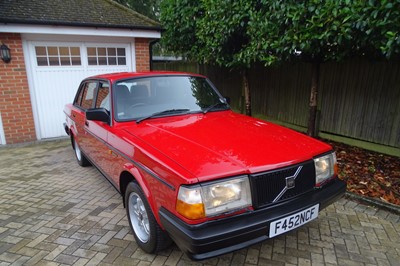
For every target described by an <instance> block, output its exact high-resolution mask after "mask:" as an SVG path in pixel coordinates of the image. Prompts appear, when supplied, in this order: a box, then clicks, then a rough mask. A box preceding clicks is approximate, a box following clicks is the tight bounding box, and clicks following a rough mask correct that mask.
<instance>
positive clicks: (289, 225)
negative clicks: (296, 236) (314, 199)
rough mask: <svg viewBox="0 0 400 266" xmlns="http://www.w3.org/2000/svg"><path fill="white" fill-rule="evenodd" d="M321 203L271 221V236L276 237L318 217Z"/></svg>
mask: <svg viewBox="0 0 400 266" xmlns="http://www.w3.org/2000/svg"><path fill="white" fill-rule="evenodd" d="M318 211H319V204H317V205H314V206H312V207H310V208H308V209H305V210H302V211H300V212H298V213H295V214H292V215H290V216H287V217H284V218H282V219H279V220H276V221H273V222H271V224H270V226H269V237H270V238H271V237H274V236H277V235H280V234H283V233H286V232H288V231H290V230H293V229H295V228H297V227H299V226H302V225H303V224H306V223H308V222H309V221H312V220H314V219H315V218H317V217H318Z"/></svg>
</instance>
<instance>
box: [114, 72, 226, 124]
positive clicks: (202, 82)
mask: <svg viewBox="0 0 400 266" xmlns="http://www.w3.org/2000/svg"><path fill="white" fill-rule="evenodd" d="M210 107H211V108H210ZM228 108H229V106H228V105H227V104H226V103H225V100H224V98H222V97H221V96H220V94H219V93H218V92H217V91H216V90H215V89H214V88H213V86H212V85H211V84H210V83H209V81H208V80H207V79H205V78H202V77H193V76H155V77H145V78H135V79H129V80H123V81H119V82H116V83H115V84H114V115H115V119H116V120H117V121H131V120H137V119H142V118H144V117H148V116H153V115H156V114H160V113H162V115H161V114H160V116H165V115H177V114H182V113H195V112H204V111H205V110H207V111H210V110H208V109H212V111H218V110H225V109H228Z"/></svg>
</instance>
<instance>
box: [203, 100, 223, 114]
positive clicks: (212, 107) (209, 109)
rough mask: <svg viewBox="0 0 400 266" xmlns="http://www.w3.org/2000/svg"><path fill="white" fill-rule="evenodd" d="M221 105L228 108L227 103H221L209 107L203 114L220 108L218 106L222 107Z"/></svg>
mask: <svg viewBox="0 0 400 266" xmlns="http://www.w3.org/2000/svg"><path fill="white" fill-rule="evenodd" d="M220 105H224V106H226V103H221V102H219V103H215V104H212V105H210V106H208V107H207V108H206V109H205V110H204V111H203V114H206V113H208V112H209V111H211V110H212V109H214V108H215V107H218V106H220Z"/></svg>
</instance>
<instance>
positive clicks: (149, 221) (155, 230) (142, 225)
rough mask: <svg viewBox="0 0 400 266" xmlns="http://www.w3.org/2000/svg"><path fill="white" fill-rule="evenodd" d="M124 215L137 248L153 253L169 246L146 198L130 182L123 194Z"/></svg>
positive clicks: (169, 241) (168, 241) (169, 240)
mask: <svg viewBox="0 0 400 266" xmlns="http://www.w3.org/2000/svg"><path fill="white" fill-rule="evenodd" d="M124 200H125V206H126V213H127V216H128V220H129V225H130V227H131V230H132V232H133V235H134V237H135V240H136V243H137V244H138V246H139V247H140V248H141V249H143V250H144V251H146V252H147V253H154V252H157V251H159V250H162V249H165V248H167V247H168V246H169V245H170V244H171V239H170V238H169V236H168V235H167V234H166V233H165V232H164V231H163V230H162V229H161V228H160V226H159V225H158V224H157V221H156V219H155V218H154V216H153V213H152V211H151V209H150V206H149V204H148V202H147V200H146V197H145V195H144V193H143V191H142V189H141V188H140V187H139V185H138V184H136V183H134V182H131V183H129V184H128V186H127V188H126V192H125V199H124Z"/></svg>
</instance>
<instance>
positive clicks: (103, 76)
mask: <svg viewBox="0 0 400 266" xmlns="http://www.w3.org/2000/svg"><path fill="white" fill-rule="evenodd" d="M182 75H183V76H197V77H204V76H203V75H200V74H195V73H188V72H173V71H147V72H118V73H109V74H101V75H96V76H92V77H88V78H86V79H108V80H110V81H111V82H114V81H117V80H123V79H129V78H140V77H152V76H182Z"/></svg>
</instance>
